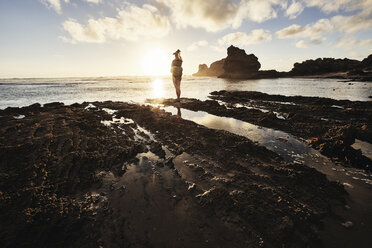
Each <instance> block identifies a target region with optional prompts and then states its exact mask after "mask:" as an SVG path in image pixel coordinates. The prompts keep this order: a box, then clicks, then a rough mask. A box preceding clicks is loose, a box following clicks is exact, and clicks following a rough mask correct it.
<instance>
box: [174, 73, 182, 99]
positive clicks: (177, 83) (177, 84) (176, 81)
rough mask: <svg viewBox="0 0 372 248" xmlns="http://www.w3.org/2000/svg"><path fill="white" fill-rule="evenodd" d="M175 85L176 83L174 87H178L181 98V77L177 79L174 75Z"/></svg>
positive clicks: (178, 95)
mask: <svg viewBox="0 0 372 248" xmlns="http://www.w3.org/2000/svg"><path fill="white" fill-rule="evenodd" d="M173 85H174V88H176V94H177V99H178V100H180V97H181V79H177V78H176V77H174V76H173Z"/></svg>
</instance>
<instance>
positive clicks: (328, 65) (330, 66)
mask: <svg viewBox="0 0 372 248" xmlns="http://www.w3.org/2000/svg"><path fill="white" fill-rule="evenodd" d="M359 67H360V61H358V60H353V59H347V58H345V59H334V58H318V59H316V60H313V59H310V60H306V61H304V62H302V63H295V64H294V65H293V69H292V70H291V71H290V73H291V74H292V75H294V76H307V75H320V74H326V73H332V72H347V71H350V70H354V69H357V68H359Z"/></svg>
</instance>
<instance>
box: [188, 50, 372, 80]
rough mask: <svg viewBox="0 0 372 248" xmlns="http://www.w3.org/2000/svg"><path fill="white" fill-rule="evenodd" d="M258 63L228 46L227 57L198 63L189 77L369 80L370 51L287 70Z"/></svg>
mask: <svg viewBox="0 0 372 248" xmlns="http://www.w3.org/2000/svg"><path fill="white" fill-rule="evenodd" d="M260 68H261V64H260V62H259V61H258V58H257V57H256V56H255V55H254V54H249V55H247V54H246V52H245V50H243V49H240V48H238V47H234V46H230V47H229V48H228V49H227V57H226V58H223V59H221V60H218V61H215V62H213V63H212V64H211V65H210V66H209V67H208V66H207V65H206V64H200V65H199V69H198V72H196V73H194V74H193V76H207V77H219V78H231V79H268V78H284V77H307V78H338V79H343V80H349V81H363V82H372V54H371V55H369V56H368V57H366V58H365V59H363V60H362V61H359V60H354V59H348V58H344V59H335V58H317V59H315V60H313V59H310V60H306V61H303V62H301V63H295V64H294V65H293V68H292V69H291V70H290V71H288V72H279V71H276V70H260Z"/></svg>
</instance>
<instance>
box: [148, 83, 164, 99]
mask: <svg viewBox="0 0 372 248" xmlns="http://www.w3.org/2000/svg"><path fill="white" fill-rule="evenodd" d="M151 85H152V95H153V97H155V98H162V97H164V96H165V94H164V82H163V80H162V79H160V78H157V79H155V80H153V81H152V83H151Z"/></svg>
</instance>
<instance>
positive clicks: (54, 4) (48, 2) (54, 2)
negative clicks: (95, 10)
mask: <svg viewBox="0 0 372 248" xmlns="http://www.w3.org/2000/svg"><path fill="white" fill-rule="evenodd" d="M83 1H85V2H88V3H95V4H99V3H101V2H103V0H83ZM40 2H41V3H42V4H44V5H45V6H46V7H47V8H48V9H53V10H54V11H55V12H57V13H58V14H62V2H64V3H66V4H68V3H70V0H40Z"/></svg>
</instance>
